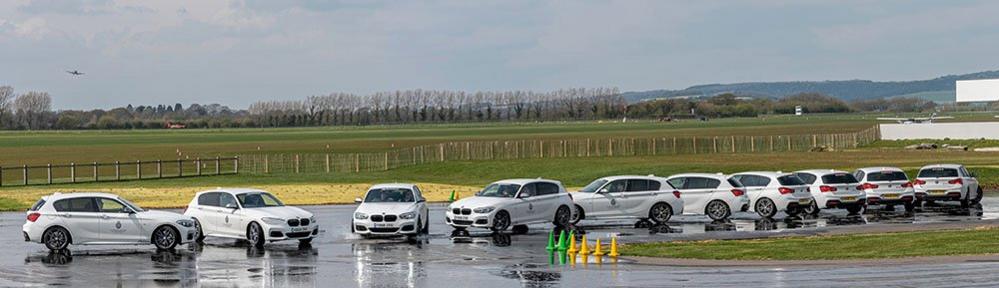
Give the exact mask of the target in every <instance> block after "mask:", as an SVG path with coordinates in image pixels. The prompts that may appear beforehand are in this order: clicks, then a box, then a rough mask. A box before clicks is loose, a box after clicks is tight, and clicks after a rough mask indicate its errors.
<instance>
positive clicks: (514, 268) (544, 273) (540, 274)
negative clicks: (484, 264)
mask: <svg viewBox="0 0 999 288" xmlns="http://www.w3.org/2000/svg"><path fill="white" fill-rule="evenodd" d="M494 274H496V275H497V276H500V277H503V278H509V279H514V280H519V281H520V284H521V286H522V287H532V288H533V287H539V288H540V287H557V286H559V281H561V280H562V274H561V273H560V272H558V271H553V270H550V269H549V268H548V267H544V266H538V265H534V264H521V265H511V266H507V267H504V268H503V269H502V270H500V271H499V272H496V273H494Z"/></svg>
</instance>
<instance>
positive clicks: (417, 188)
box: [413, 186, 424, 201]
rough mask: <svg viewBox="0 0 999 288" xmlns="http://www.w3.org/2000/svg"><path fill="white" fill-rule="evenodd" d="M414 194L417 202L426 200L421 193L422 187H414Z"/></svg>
mask: <svg viewBox="0 0 999 288" xmlns="http://www.w3.org/2000/svg"><path fill="white" fill-rule="evenodd" d="M413 192H414V193H415V194H416V201H420V200H424V199H423V192H422V191H420V187H416V186H413Z"/></svg>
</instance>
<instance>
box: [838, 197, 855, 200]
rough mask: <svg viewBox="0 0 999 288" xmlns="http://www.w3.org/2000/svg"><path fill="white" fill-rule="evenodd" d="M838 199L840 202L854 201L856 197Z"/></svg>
mask: <svg viewBox="0 0 999 288" xmlns="http://www.w3.org/2000/svg"><path fill="white" fill-rule="evenodd" d="M839 199H840V200H842V201H855V200H857V197H843V198H839Z"/></svg>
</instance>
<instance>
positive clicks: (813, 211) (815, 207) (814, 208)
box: [802, 200, 822, 216]
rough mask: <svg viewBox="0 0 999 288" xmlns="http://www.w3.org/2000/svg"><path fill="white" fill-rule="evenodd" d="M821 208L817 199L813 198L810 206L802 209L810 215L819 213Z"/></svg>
mask: <svg viewBox="0 0 999 288" xmlns="http://www.w3.org/2000/svg"><path fill="white" fill-rule="evenodd" d="M821 210H822V209H819V202H818V201H815V200H812V205H808V207H805V208H804V209H803V210H802V212H805V214H808V215H812V216H816V215H819V211H821Z"/></svg>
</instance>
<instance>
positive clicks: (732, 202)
mask: <svg viewBox="0 0 999 288" xmlns="http://www.w3.org/2000/svg"><path fill="white" fill-rule="evenodd" d="M666 182H669V184H670V185H671V186H673V187H674V188H676V189H677V190H679V191H680V198H682V199H683V213H684V214H697V215H707V216H708V217H709V218H711V220H724V219H727V218H728V217H729V216H732V213H733V212H735V211H743V212H744V211H747V210H749V198H748V197H747V196H746V190H744V189H743V187H742V184H741V183H739V181H735V180H732V179H728V178H727V177H725V175H724V174H721V173H718V174H709V173H686V174H677V175H673V176H670V177H669V178H667V179H666Z"/></svg>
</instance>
